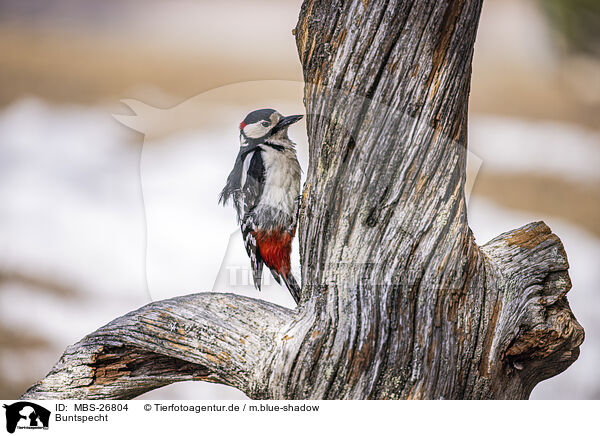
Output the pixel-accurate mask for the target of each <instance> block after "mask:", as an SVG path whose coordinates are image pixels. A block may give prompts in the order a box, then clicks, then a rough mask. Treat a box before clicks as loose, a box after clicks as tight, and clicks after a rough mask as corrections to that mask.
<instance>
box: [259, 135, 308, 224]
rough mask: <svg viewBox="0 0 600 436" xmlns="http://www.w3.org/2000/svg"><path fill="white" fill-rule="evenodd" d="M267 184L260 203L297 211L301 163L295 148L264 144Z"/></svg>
mask: <svg viewBox="0 0 600 436" xmlns="http://www.w3.org/2000/svg"><path fill="white" fill-rule="evenodd" d="M262 158H263V163H264V166H265V186H264V190H263V193H262V196H261V198H260V203H259V204H260V205H263V206H271V207H275V208H277V209H280V210H282V211H284V212H286V213H288V214H290V215H293V214H294V213H295V209H296V199H297V198H298V196H299V195H300V164H299V163H298V159H297V158H296V152H295V151H294V149H293V148H288V147H286V148H285V149H284V150H282V151H278V150H275V149H274V148H272V147H268V146H264V147H263V151H262Z"/></svg>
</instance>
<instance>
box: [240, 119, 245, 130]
mask: <svg viewBox="0 0 600 436" xmlns="http://www.w3.org/2000/svg"><path fill="white" fill-rule="evenodd" d="M244 127H246V123H244V122H243V121H242V122H241V123H240V130H244Z"/></svg>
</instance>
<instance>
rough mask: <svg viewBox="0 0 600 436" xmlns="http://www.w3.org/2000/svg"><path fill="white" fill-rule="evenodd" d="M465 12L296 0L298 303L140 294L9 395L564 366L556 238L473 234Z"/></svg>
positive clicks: (317, 391)
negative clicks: (301, 102)
mask: <svg viewBox="0 0 600 436" xmlns="http://www.w3.org/2000/svg"><path fill="white" fill-rule="evenodd" d="M480 10H481V0H452V1H437V0H429V1H426V0H419V1H409V0H404V1H401V0H398V1H384V0H371V1H346V2H341V1H333V2H332V1H326V0H306V1H305V2H304V4H303V5H302V10H301V13H300V19H299V22H298V25H297V27H296V29H295V35H296V40H297V44H298V51H299V55H300V60H301V62H302V66H303V69H304V79H305V82H306V88H305V105H306V109H307V126H308V136H309V145H310V165H309V168H308V172H307V183H306V185H305V189H304V197H303V205H302V210H301V217H300V232H299V233H300V235H299V237H300V253H301V264H302V284H303V291H302V292H303V294H302V302H301V305H300V306H299V307H298V309H297V310H296V311H287V310H284V309H281V308H277V307H276V306H273V305H269V304H266V303H262V302H259V301H256V300H249V299H242V298H240V297H234V296H220V295H215V294H212V295H210V294H200V295H196V296H191V297H181V298H177V299H173V300H168V301H166V302H159V303H155V304H153V305H150V306H147V307H146V308H142V309H140V310H139V311H136V312H133V313H131V314H129V315H127V316H125V317H123V318H120V319H118V320H115V321H114V322H113V323H111V324H109V325H108V326H106V327H104V328H102V329H100V330H99V331H97V332H95V333H94V334H92V335H90V336H88V337H87V338H85V339H84V340H83V341H82V342H80V343H79V344H76V345H75V346H74V347H71V348H70V349H68V350H67V352H66V353H65V355H64V356H63V358H62V359H61V361H60V362H59V363H58V365H57V366H56V367H55V368H54V369H53V370H52V372H51V373H50V374H49V376H48V377H47V378H46V379H45V380H43V381H42V382H40V383H39V384H38V385H36V386H34V387H33V388H32V389H30V390H29V391H28V392H27V393H26V397H27V398H49V397H62V398H65V397H94V398H108V397H110V398H123V397H131V396H133V395H137V394H139V393H140V392H142V391H145V390H148V389H152V388H154V387H157V386H161V385H164V384H167V383H170V382H174V381H179V380H182V379H185V380H188V379H200V380H209V381H216V382H219V383H225V384H228V385H232V386H235V387H238V388H239V389H241V390H243V391H244V392H246V393H247V394H248V395H249V396H250V397H252V398H314V399H321V398H330V399H332V398H348V399H359V398H360V399H364V398H423V399H426V398H427V399H433V398H457V399H458V398H528V396H529V394H530V392H531V390H532V389H533V387H534V386H535V385H536V384H537V383H538V382H539V381H541V380H543V379H546V378H548V377H551V376H553V375H555V374H558V373H559V372H561V371H563V370H564V369H566V368H567V367H568V366H569V365H570V364H571V363H572V362H573V361H575V359H576V358H577V356H578V354H579V348H578V347H579V345H580V344H581V342H582V341H583V329H582V328H581V326H580V325H579V324H578V323H577V321H576V320H575V318H574V316H573V314H572V313H571V310H570V308H569V305H568V303H567V299H566V297H565V295H566V293H567V291H568V290H569V288H570V282H569V278H568V273H567V269H568V263H567V258H566V254H565V252H564V249H563V247H562V244H561V242H560V240H559V238H558V237H557V236H556V235H554V234H552V232H551V231H550V229H549V228H548V227H547V226H546V225H545V224H543V223H541V222H539V223H532V224H529V225H526V226H524V227H522V228H520V229H517V230H514V231H511V232H507V233H504V234H502V235H500V236H499V237H497V238H495V239H494V240H492V241H490V242H489V243H488V244H486V245H484V246H482V247H479V246H477V244H476V243H475V241H474V238H473V236H472V233H471V231H470V229H469V227H468V224H467V218H466V205H465V198H464V193H463V189H464V182H465V164H466V142H467V140H466V138H467V135H466V132H467V105H468V93H469V83H470V75H471V60H472V53H473V45H474V41H475V34H476V28H477V23H478V19H479V14H480ZM230 304H231V306H233V308H230V306H229V305H230ZM148 320H151V322H148ZM244 335H249V336H244ZM242 339H243V340H242ZM198 344H201V346H200V347H198ZM132 362H133V363H132ZM123 368H124V369H123ZM99 375H100V376H99Z"/></svg>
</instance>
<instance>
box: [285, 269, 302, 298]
mask: <svg viewBox="0 0 600 436" xmlns="http://www.w3.org/2000/svg"><path fill="white" fill-rule="evenodd" d="M281 278H282V279H283V281H284V283H285V285H286V286H287V288H288V290H289V291H290V294H292V298H293V299H294V301H295V302H296V304H298V303H299V302H300V292H301V289H300V286H299V285H298V282H296V279H295V278H294V275H293V274H292V273H291V272H290V273H288V274H286V275H282V276H281Z"/></svg>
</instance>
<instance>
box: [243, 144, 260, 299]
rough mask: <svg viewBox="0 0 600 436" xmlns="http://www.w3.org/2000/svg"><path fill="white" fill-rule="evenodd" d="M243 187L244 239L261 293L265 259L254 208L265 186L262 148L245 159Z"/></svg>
mask: <svg viewBox="0 0 600 436" xmlns="http://www.w3.org/2000/svg"><path fill="white" fill-rule="evenodd" d="M241 185H242V201H241V205H240V206H241V209H242V211H243V214H244V215H243V218H242V223H241V229H242V237H243V238H244V245H245V247H246V252H247V253H248V257H249V258H250V265H251V266H252V277H253V279H254V285H255V286H256V288H257V289H258V290H259V291H260V287H261V278H262V268H263V259H262V257H261V256H260V251H259V249H258V244H257V242H256V231H257V230H258V226H259V223H257V222H256V216H255V214H254V208H255V207H256V205H257V204H258V203H259V201H260V197H261V195H262V193H263V190H264V185H265V166H264V162H263V159H262V153H261V151H260V148H259V149H257V150H255V151H252V152H250V153H248V155H247V156H246V158H245V159H244V162H243V168H242V179H241Z"/></svg>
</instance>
